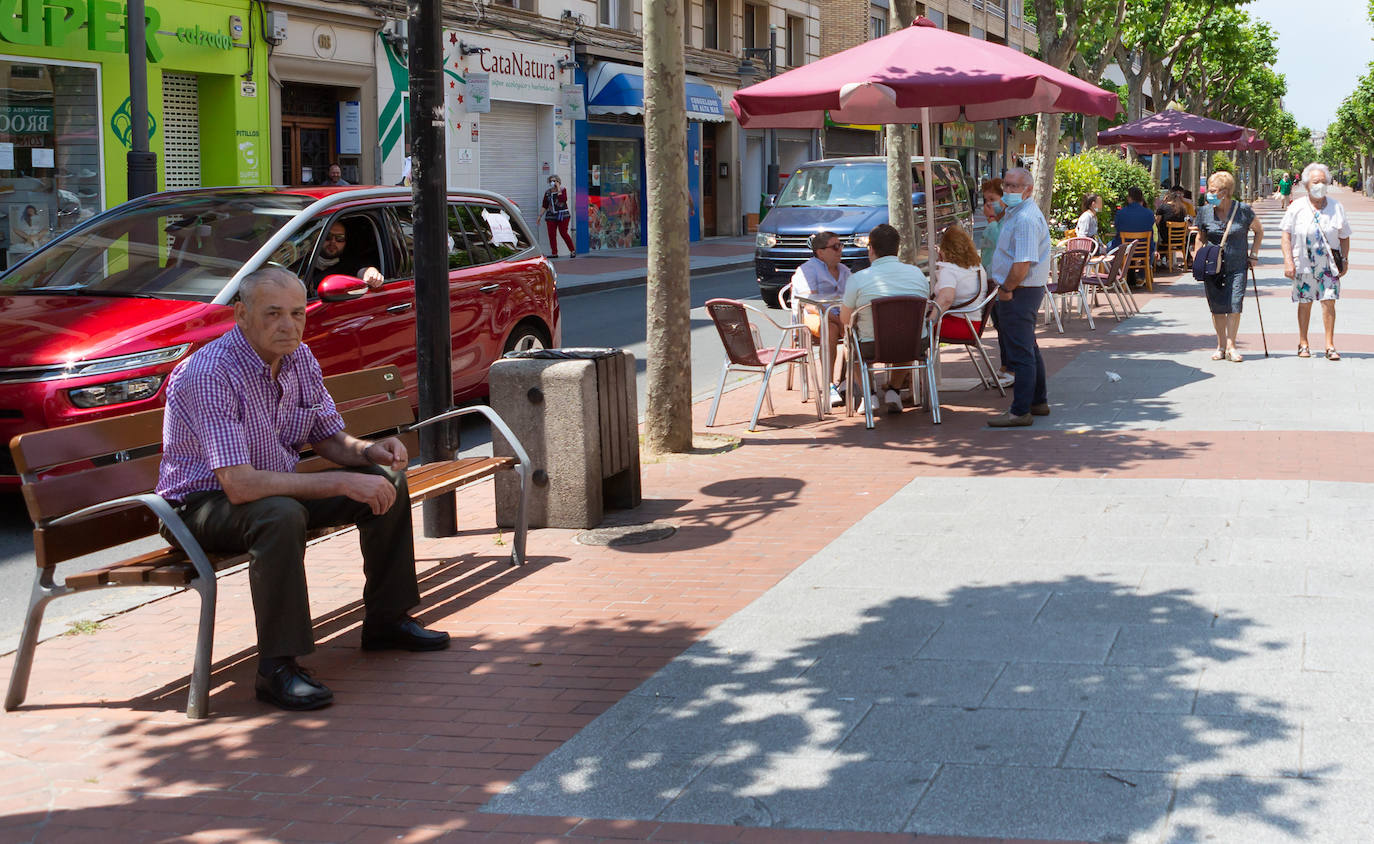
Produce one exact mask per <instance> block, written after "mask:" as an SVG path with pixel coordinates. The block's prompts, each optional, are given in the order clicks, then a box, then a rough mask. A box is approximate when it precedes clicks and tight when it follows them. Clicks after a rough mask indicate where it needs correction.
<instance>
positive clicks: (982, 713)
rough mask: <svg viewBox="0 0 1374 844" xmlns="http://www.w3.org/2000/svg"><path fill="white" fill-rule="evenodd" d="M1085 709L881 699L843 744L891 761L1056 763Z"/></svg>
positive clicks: (855, 751)
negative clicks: (966, 705)
mask: <svg viewBox="0 0 1374 844" xmlns="http://www.w3.org/2000/svg"><path fill="white" fill-rule="evenodd" d="M1079 716H1080V713H1077V712H1053V711H1037V710H1011V709H965V708H956V707H938V706H911V705H906V704H886V703H880V704H875V705H874V706H873V708H872V709H871V710H869V712H868V714H867V715H866V716H864V719H863V722H862V723H860V724H859V725H858V726H857V727H855V728H854V731H853V732H852V733H850V734H849V735H848V736H847V737H846V738H845V740H844V741H843V742H842V743H841V744H840V750H841V752H843V753H848V754H860V755H861V756H862V757H863V758H866V759H880V760H884V761H889V762H967V763H970V764H979V765H1037V766H1040V767H1052V766H1053V765H1055V764H1056V763H1057V762H1058V761H1059V758H1060V757H1061V756H1062V755H1063V754H1064V749H1065V748H1066V747H1067V746H1068V742H1069V737H1070V736H1071V735H1072V734H1073V728H1074V725H1076V724H1077V723H1078V719H1079Z"/></svg>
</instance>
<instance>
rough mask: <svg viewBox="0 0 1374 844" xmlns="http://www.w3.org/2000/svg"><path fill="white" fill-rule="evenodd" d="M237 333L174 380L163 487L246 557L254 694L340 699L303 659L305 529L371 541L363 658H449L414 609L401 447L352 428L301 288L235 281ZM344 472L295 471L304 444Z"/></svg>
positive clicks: (214, 540) (199, 526) (322, 701)
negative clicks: (413, 654) (310, 331)
mask: <svg viewBox="0 0 1374 844" xmlns="http://www.w3.org/2000/svg"><path fill="white" fill-rule="evenodd" d="M234 319H235V323H236V325H235V327H234V328H233V329H231V330H230V331H229V333H227V334H225V335H224V336H223V337H220V338H219V339H217V340H215V341H213V342H211V343H209V344H207V345H206V346H205V347H203V348H201V349H200V350H198V351H197V352H196V353H195V354H193V355H192V356H191V357H190V358H188V359H187V360H186V361H185V362H183V363H182V364H181V365H180V366H178V367H177V368H176V370H175V371H173V372H172V375H171V377H170V378H169V379H168V382H167V409H166V413H165V415H164V421H163V441H164V447H163V454H162V464H161V468H160V471H159V474H158V483H157V493H158V494H159V495H161V496H163V497H164V498H166V499H167V500H168V501H169V502H171V503H172V504H173V506H175V507H176V508H177V510H178V511H179V513H180V515H181V518H182V519H183V521H185V523H186V525H187V527H188V528H190V530H191V532H192V533H193V534H194V535H195V537H196V540H197V541H198V542H200V544H201V546H202V547H203V548H204V549H205V550H207V551H212V552H225V553H245V552H246V553H248V554H249V555H250V558H251V559H250V562H249V570H248V579H249V584H250V588H251V591H252V595H253V612H254V615H255V616H256V623H257V635H258V675H257V679H256V684H255V685H256V690H257V696H258V699H260V700H263V701H266V702H267V703H271V704H275V705H276V706H279V707H281V708H282V709H293V710H304V709H318V708H320V707H323V706H328V705H329V704H330V703H332V702H333V699H334V695H333V692H331V691H330V690H329V689H328V688H327V687H326V686H324V685H323V684H322V683H320V682H319V681H317V680H315V679H314V678H313V677H311V676H310V674H309V673H308V672H307V671H306V670H305V669H304V668H302V667H301V666H300V665H299V664H297V662H296V658H297V657H299V656H303V655H305V654H308V653H310V652H311V651H313V650H314V649H315V640H314V635H313V631H312V630H311V624H310V618H311V617H310V601H309V598H308V596H307V593H306V582H305V542H306V536H307V533H308V532H309V531H310V530H312V529H314V528H318V527H323V526H327V525H342V524H348V523H350V522H352V523H356V524H357V525H358V528H359V543H360V545H361V546H362V556H363V572H364V574H365V576H366V585H365V586H364V587H363V604H364V606H365V608H366V615H365V617H364V620H363V631H362V646H363V648H364V649H365V650H380V649H399V650H409V651H433V650H442V649H444V648H447V647H448V645H449V635H448V634H447V633H443V632H438V631H432V630H426V629H425V628H424V627H422V626H421V625H420V623H419V622H418V621H416V620H415V619H414V618H412V617H411V616H410V615H409V614H408V613H409V611H410V610H411V609H412V608H413V607H415V606H416V605H417V604H419V603H420V590H419V586H418V584H417V582H416V577H415V549H414V544H413V541H412V535H411V521H410V499H409V496H408V494H407V490H406V479H405V467H406V463H407V461H408V455H407V454H406V449H405V446H404V445H402V443H401V442H400V441H399V440H397V439H395V438H392V437H389V438H386V439H383V440H378V441H375V442H367V441H364V440H360V439H357V438H356V437H352V436H349V435H348V434H347V433H345V432H344V430H343V428H344V422H343V419H342V418H341V417H340V416H339V413H338V411H337V410H336V409H335V407H334V401H333V399H331V398H330V396H329V393H328V392H327V391H326V390H325V388H324V381H323V378H322V375H321V372H320V365H319V363H318V362H317V361H316V360H315V357H314V356H313V355H312V354H311V353H310V349H309V348H308V347H307V346H305V345H304V344H303V343H302V336H303V333H304V329H305V285H304V284H303V283H302V282H301V280H300V279H299V278H298V277H296V276H295V275H294V274H293V273H291V272H290V271H288V270H285V269H282V268H280V267H271V268H267V269H262V270H259V271H257V272H255V273H252V274H251V275H249V276H248V277H246V278H245V279H244V280H243V281H242V283H241V284H240V286H239V301H238V302H236V303H235V304H234ZM307 443H308V444H310V446H311V447H312V448H313V449H314V450H315V452H316V453H317V454H319V455H321V456H323V457H325V458H326V459H328V460H332V461H333V462H335V463H337V464H339V465H340V466H344V467H347V468H345V469H341V470H335V471H326V472H313V473H298V472H296V471H295V468H296V463H297V462H298V460H299V450H300V449H301V448H302V447H303V446H305V445H306V444H307Z"/></svg>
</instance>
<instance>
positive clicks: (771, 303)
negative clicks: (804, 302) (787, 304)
mask: <svg viewBox="0 0 1374 844" xmlns="http://www.w3.org/2000/svg"><path fill="white" fill-rule="evenodd" d="M781 292H782V288H780V287H775V288H772V289H769V288H765V287H760V288H759V296H760V297H761V298H762V299H763V304H765V305H767V306H768V307H770V308H781V307H782V303H781V302H779V301H778V294H779V293H781Z"/></svg>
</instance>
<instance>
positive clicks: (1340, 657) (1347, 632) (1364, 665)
mask: <svg viewBox="0 0 1374 844" xmlns="http://www.w3.org/2000/svg"><path fill="white" fill-rule="evenodd" d="M1303 643H1304V647H1303V655H1302V667H1303V669H1304V670H1306V671H1321V672H1325V673H1331V674H1347V673H1355V674H1364V673H1367V674H1370V675H1374V648H1371V647H1370V638H1369V631H1368V630H1367V629H1365V628H1363V627H1360V628H1356V629H1344V628H1334V629H1333V628H1328V629H1324V630H1309V631H1306V632H1305V633H1304V634H1303ZM1371 703H1372V704H1374V701H1372V702H1371Z"/></svg>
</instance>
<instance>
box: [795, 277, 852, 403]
mask: <svg viewBox="0 0 1374 844" xmlns="http://www.w3.org/2000/svg"><path fill="white" fill-rule="evenodd" d="M795 299H796V301H797V302H799V303H800V304H803V305H811V306H813V307H815V308H816V309H817V310H819V311H820V312H821V315H822V318H821V337H820V344H821V373H822V374H823V377H824V378H825V381H824V383H825V384H826V385H827V386H826V387H820V388H819V389H820V395H819V396H817V397H816V404H817V406H819V407H820V409H821V412H822V414H825V413H829V412H830V390H829V389H828V386H829V384H830V373H831V371H832V370H833V369H834V366H835V364H834V361H833V360H832V358H831V357H830V319H829V317H828V316H826V315H827V314H828V313H829V311H830V309H831V308H838V307H839V306H840V303H841V300H840V298H839V297H838V296H836V297H830V296H815V295H812V296H801V295H796V296H795ZM816 383H817V384H820V383H822V381H821V379H820V378H817V379H816Z"/></svg>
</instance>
